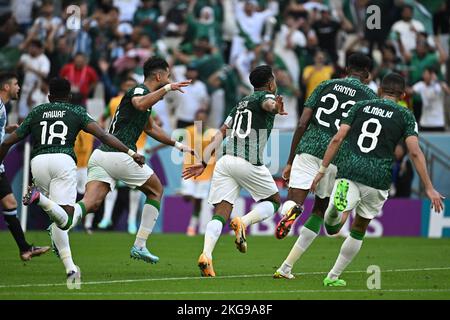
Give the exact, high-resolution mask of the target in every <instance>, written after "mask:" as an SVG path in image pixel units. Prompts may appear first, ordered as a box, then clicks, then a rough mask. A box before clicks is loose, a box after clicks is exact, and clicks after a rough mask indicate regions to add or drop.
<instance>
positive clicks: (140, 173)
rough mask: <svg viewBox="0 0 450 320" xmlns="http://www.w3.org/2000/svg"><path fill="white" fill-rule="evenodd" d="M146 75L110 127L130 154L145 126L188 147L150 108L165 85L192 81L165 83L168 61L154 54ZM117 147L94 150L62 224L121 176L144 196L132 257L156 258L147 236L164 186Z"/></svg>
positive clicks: (178, 86)
mask: <svg viewBox="0 0 450 320" xmlns="http://www.w3.org/2000/svg"><path fill="white" fill-rule="evenodd" d="M144 76H145V80H144V83H142V84H139V85H137V86H135V87H133V88H131V89H130V90H128V91H127V92H126V93H125V95H124V96H123V98H122V101H121V102H120V105H119V107H118V108H117V110H116V112H115V114H114V118H113V119H112V121H111V125H110V127H109V130H108V131H109V133H110V134H111V135H113V136H114V137H116V138H117V139H119V140H120V141H121V142H123V143H124V144H125V145H126V146H127V147H128V148H129V150H128V154H129V155H130V156H133V157H134V155H135V153H136V141H137V140H138V138H139V136H140V135H141V133H142V132H143V131H144V132H145V133H146V134H148V135H149V136H151V137H152V138H154V139H156V140H158V141H159V142H161V143H163V144H168V145H171V146H175V147H176V148H177V149H179V150H181V151H183V152H192V150H191V149H190V148H189V147H187V146H185V145H183V144H181V143H179V142H177V141H175V140H172V139H171V138H170V137H169V136H167V134H165V133H164V131H163V130H162V129H161V128H160V127H159V126H158V125H156V124H155V123H154V122H153V120H152V117H151V109H152V106H153V105H154V104H155V103H157V102H158V101H159V100H161V99H162V98H163V97H164V96H165V95H166V94H167V93H168V92H169V91H173V90H178V91H180V92H183V89H182V88H183V87H186V86H188V85H189V84H190V81H189V80H188V81H183V82H178V83H169V76H170V71H169V65H168V64H167V62H166V61H165V60H164V59H162V58H160V57H156V56H155V57H151V58H149V59H148V60H147V61H146V62H145V64H144ZM117 151H118V150H117V148H114V147H111V146H109V145H106V144H102V145H101V146H100V147H99V148H98V149H96V150H95V151H94V152H93V153H92V155H91V157H90V158H89V162H88V179H87V181H88V182H87V184H86V192H85V194H84V197H83V199H82V200H81V201H79V202H78V203H76V204H75V206H74V207H71V209H70V210H72V211H73V220H72V218H71V216H72V214H71V212H70V210H68V214H66V216H68V217H69V218H70V220H69V222H70V223H68V224H67V225H66V227H68V228H70V227H73V226H75V225H76V223H77V222H78V221H79V220H80V217H82V216H84V215H85V214H86V212H95V211H97V210H98V209H99V207H100V205H101V204H102V202H103V200H104V199H105V197H106V195H107V194H108V192H109V191H110V190H114V188H115V186H116V182H117V181H118V180H121V181H123V182H124V183H125V184H126V185H128V186H129V187H131V188H137V189H139V190H140V191H142V192H143V193H144V194H145V195H146V197H147V200H146V202H145V205H144V208H143V210H142V217H141V225H140V227H139V230H138V232H137V234H136V240H135V242H134V245H133V246H132V248H131V253H130V254H131V257H132V258H135V259H140V260H143V261H145V262H149V263H156V262H158V260H159V257H157V256H155V255H153V254H151V253H150V251H149V250H148V249H147V247H146V242H147V239H148V237H149V235H150V234H151V233H152V230H153V227H154V226H155V223H156V220H157V218H158V215H159V207H160V201H161V197H162V193H163V187H162V185H161V182H160V181H159V178H158V177H157V176H156V174H154V172H153V170H152V169H151V168H150V167H149V166H148V165H147V164H144V165H138V164H136V163H135V162H134V161H133V160H132V159H131V158H130V157H129V156H128V155H126V154H123V153H121V152H117ZM33 192H34V191H33V190H30V192H29V193H30V195H29V197H31V198H32V197H33V195H32V194H33ZM31 202H32V201H31ZM53 208H54V210H55V211H60V212H61V213H62V214H64V210H62V211H61V210H60V209H61V208H60V207H59V206H57V205H55V206H53Z"/></svg>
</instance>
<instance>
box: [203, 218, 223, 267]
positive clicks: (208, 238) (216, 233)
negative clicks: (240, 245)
mask: <svg viewBox="0 0 450 320" xmlns="http://www.w3.org/2000/svg"><path fill="white" fill-rule="evenodd" d="M222 229H223V223H222V222H221V221H219V220H216V219H212V220H211V221H210V222H208V224H207V225H206V231H205V240H204V244H203V253H204V254H205V255H206V257H207V258H208V259H212V252H213V250H214V247H215V246H216V243H217V240H219V237H220V234H221V233H222Z"/></svg>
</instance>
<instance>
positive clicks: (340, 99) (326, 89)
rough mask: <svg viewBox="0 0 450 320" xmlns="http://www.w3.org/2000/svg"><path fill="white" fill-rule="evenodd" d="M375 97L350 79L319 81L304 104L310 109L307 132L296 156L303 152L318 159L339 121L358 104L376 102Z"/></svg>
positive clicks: (366, 87)
mask: <svg viewBox="0 0 450 320" xmlns="http://www.w3.org/2000/svg"><path fill="white" fill-rule="evenodd" d="M376 98H377V95H376V94H375V92H374V91H373V90H372V89H370V88H369V87H368V86H366V85H364V84H363V83H362V82H361V81H360V80H358V79H356V78H352V77H348V78H344V79H332V80H327V81H324V82H322V83H321V84H320V85H319V86H318V87H317V88H316V89H315V90H314V91H313V93H312V94H311V96H310V97H309V98H308V100H306V102H305V108H309V109H312V110H313V116H312V118H311V121H310V123H309V126H308V129H307V130H306V132H305V134H304V135H303V137H302V139H301V140H300V143H299V144H298V146H297V150H296V151H297V154H300V153H307V154H310V155H312V156H315V157H317V158H319V159H322V158H323V156H324V154H325V151H326V149H327V146H328V144H329V143H330V140H331V138H332V137H333V136H334V135H335V134H336V132H337V130H339V125H340V121H341V119H343V118H345V117H346V116H347V113H348V111H349V110H350V109H351V107H352V106H353V105H354V104H355V103H356V102H358V101H362V100H369V99H376Z"/></svg>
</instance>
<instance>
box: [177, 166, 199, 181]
mask: <svg viewBox="0 0 450 320" xmlns="http://www.w3.org/2000/svg"><path fill="white" fill-rule="evenodd" d="M203 171H205V166H204V165H203V164H201V163H198V164H194V165H193V166H190V167H187V168H186V169H184V170H183V173H182V174H181V176H182V177H183V179H185V180H187V179H190V178H192V177H193V178H197V177H198V176H200V175H201V174H202V173H203Z"/></svg>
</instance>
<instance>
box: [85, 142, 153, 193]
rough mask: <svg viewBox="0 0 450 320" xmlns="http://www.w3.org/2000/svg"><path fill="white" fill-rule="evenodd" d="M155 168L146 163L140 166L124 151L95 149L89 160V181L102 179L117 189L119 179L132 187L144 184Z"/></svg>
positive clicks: (112, 188)
mask: <svg viewBox="0 0 450 320" xmlns="http://www.w3.org/2000/svg"><path fill="white" fill-rule="evenodd" d="M153 173H154V172H153V170H152V169H151V168H150V167H149V166H148V165H146V164H144V166H143V167H140V166H139V165H138V164H137V163H136V162H134V160H133V158H131V157H130V156H129V155H128V154H126V153H123V152H105V151H101V150H99V149H96V150H94V152H93V153H92V155H91V157H90V158H89V162H88V178H87V181H88V182H90V181H102V182H106V183H108V184H109V185H110V188H111V191H112V190H114V189H115V187H116V183H117V181H118V180H121V181H123V182H124V183H125V184H126V185H128V186H129V187H131V188H136V187H140V186H142V185H143V184H144V183H145V182H146V181H147V180H148V179H149V178H150V177H151V176H152V175H153Z"/></svg>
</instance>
